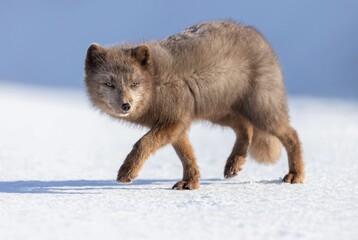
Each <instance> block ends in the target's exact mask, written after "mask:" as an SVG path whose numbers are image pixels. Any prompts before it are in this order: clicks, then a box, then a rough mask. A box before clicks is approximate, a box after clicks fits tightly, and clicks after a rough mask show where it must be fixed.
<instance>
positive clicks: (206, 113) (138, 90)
mask: <svg viewBox="0 0 358 240" xmlns="http://www.w3.org/2000/svg"><path fill="white" fill-rule="evenodd" d="M85 84H86V88H87V92H88V95H89V98H90V100H91V102H92V103H93V105H94V106H95V107H96V108H98V109H99V110H100V111H102V112H104V113H107V114H109V115H110V116H112V117H113V118H116V119H120V120H123V121H128V122H131V123H134V124H139V125H142V126H145V127H148V128H149V129H150V130H149V132H148V133H147V134H145V135H144V136H143V137H142V138H141V139H140V140H139V141H138V142H137V143H135V144H134V146H133V149H132V151H131V152H130V153H129V154H128V156H127V157H126V159H125V160H124V163H123V165H122V166H121V167H120V169H119V171H118V176H117V181H118V182H121V183H129V182H131V180H132V179H134V178H135V177H137V175H138V172H139V170H140V169H141V167H142V165H143V163H144V161H145V160H146V159H147V158H148V156H149V155H150V154H152V153H153V152H155V151H156V150H157V149H158V148H160V147H162V146H164V145H166V144H172V146H173V148H174V149H175V151H176V153H177V154H178V156H179V158H180V160H181V162H182V165H183V179H182V180H181V181H179V182H177V183H176V184H175V185H174V186H173V189H178V190H182V189H197V188H198V187H199V176H200V173H199V169H198V166H197V164H196V161H195V156H194V154H193V150H192V147H191V144H190V142H189V139H188V135H187V130H188V129H189V126H190V124H191V123H192V122H193V121H195V120H207V121H210V122H212V123H214V124H219V125H222V126H227V127H230V128H232V129H233V130H234V132H235V133H236V136H237V138H236V142H235V144H234V147H233V150H232V152H231V154H230V156H229V157H228V159H227V161H226V165H225V168H224V176H225V178H231V177H234V176H236V175H237V174H238V172H239V171H240V170H241V168H242V165H243V164H244V162H245V158H246V157H247V155H248V153H250V155H251V156H252V158H254V159H256V160H258V161H259V162H265V163H273V162H275V161H276V160H277V159H278V158H279V156H280V151H281V143H282V145H283V146H284V147H285V148H286V150H287V154H288V166H289V172H288V174H287V175H286V176H284V178H283V181H284V182H287V183H302V182H303V179H304V164H303V161H302V153H301V143H300V140H299V137H298V135H297V132H296V131H295V130H294V129H293V128H292V127H291V126H290V123H289V116H288V108H287V100H286V93H285V88H284V83H283V77H282V73H281V70H280V66H279V63H278V60H277V57H276V55H275V53H274V52H273V50H272V48H271V47H270V45H269V43H268V42H267V41H266V40H265V39H264V37H263V36H262V35H261V34H260V33H259V32H258V31H257V30H255V29H254V28H253V27H250V26H244V25H241V24H237V23H235V22H233V21H216V22H204V23H200V24H197V25H194V26H192V27H189V28H187V29H186V30H184V31H183V32H181V33H179V34H176V35H173V36H170V37H168V38H167V39H165V40H162V41H150V42H147V43H142V44H124V45H119V46H112V47H108V48H105V47H101V46H100V45H98V44H92V45H91V46H90V47H89V48H88V50H87V56H86V61H85Z"/></svg>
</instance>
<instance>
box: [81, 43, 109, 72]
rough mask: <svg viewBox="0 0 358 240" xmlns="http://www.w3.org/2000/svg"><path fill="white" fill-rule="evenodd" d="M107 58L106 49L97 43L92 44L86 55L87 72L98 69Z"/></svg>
mask: <svg viewBox="0 0 358 240" xmlns="http://www.w3.org/2000/svg"><path fill="white" fill-rule="evenodd" d="M105 56H106V49H105V48H103V47H101V46H100V45H98V44H97V43H92V44H91V46H89V47H88V49H87V55H86V66H85V68H86V71H88V70H91V69H94V68H96V67H98V66H99V65H100V64H101V63H102V62H103V61H104V58H105Z"/></svg>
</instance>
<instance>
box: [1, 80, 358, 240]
mask: <svg viewBox="0 0 358 240" xmlns="http://www.w3.org/2000/svg"><path fill="white" fill-rule="evenodd" d="M290 110H291V119H292V124H293V126H294V127H295V128H296V129H297V131H298V133H299V135H300V137H301V141H302V143H303V148H304V159H305V163H306V175H307V178H306V181H305V183H304V184H302V185H289V184H282V183H281V178H282V177H283V176H284V175H285V173H286V172H287V158H286V155H285V154H283V155H282V157H281V160H280V161H279V162H278V163H277V164H276V165H272V166H271V165H270V166H265V165H259V164H256V163H255V162H253V161H248V162H247V164H246V165H245V166H244V169H243V170H242V172H241V173H240V174H239V176H238V177H236V178H235V179H234V180H224V179H223V168H224V164H225V160H226V158H227V156H228V155H229V153H230V151H231V148H232V145H233V143H234V134H233V133H232V132H231V131H230V130H229V129H222V128H216V127H212V126H210V125H209V124H208V125H205V124H194V125H193V127H192V128H191V131H190V139H191V141H192V144H193V147H194V149H195V152H196V155H197V159H198V164H199V166H200V169H201V176H202V179H201V187H200V189H199V190H197V191H173V190H170V188H171V186H172V185H173V184H174V183H175V182H176V181H177V180H179V179H180V178H181V173H182V168H181V164H180V161H179V159H178V158H177V156H176V155H175V152H174V151H173V150H172V149H171V147H165V148H163V149H161V150H159V151H158V152H157V153H156V154H155V155H154V156H152V157H151V158H150V159H149V160H148V161H147V162H146V163H145V165H144V167H143V169H142V171H141V172H140V175H139V177H138V179H137V180H134V182H133V183H132V184H130V185H118V184H117V183H116V182H115V181H114V180H115V177H116V172H117V170H118V168H119V166H120V164H121V162H122V161H123V160H124V158H125V156H126V155H127V153H128V152H129V151H130V149H131V146H132V145H133V144H134V143H135V142H136V141H137V140H138V139H139V138H140V136H141V135H143V134H144V133H145V129H136V128H132V127H128V126H126V125H123V124H120V123H117V122H115V121H113V120H110V119H109V118H107V117H104V116H100V114H98V112H95V111H93V110H92V109H91V107H90V104H89V103H88V102H87V100H86V97H85V95H84V94H83V93H79V92H64V91H62V92H61V91H53V90H44V89H42V90H41V89H28V88H21V87H14V86H9V85H0V114H1V115H0V216H1V217H0V239H7V240H12V239H36V240H39V239H46V240H48V239H76V240H79V239H86V240H90V239H126V240H131V239H174V240H175V239H225V240H229V239H250V240H251V239H326V240H327V239H338V238H339V239H356V237H357V236H358V228H357V226H358V187H357V185H358V184H357V183H358V177H357V172H358V164H357V158H358V104H357V103H354V102H345V101H339V100H330V99H314V98H290ZM283 153H285V152H283Z"/></svg>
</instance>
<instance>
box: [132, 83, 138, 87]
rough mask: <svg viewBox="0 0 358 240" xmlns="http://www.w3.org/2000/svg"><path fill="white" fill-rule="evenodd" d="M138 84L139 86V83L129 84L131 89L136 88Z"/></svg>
mask: <svg viewBox="0 0 358 240" xmlns="http://www.w3.org/2000/svg"><path fill="white" fill-rule="evenodd" d="M138 84H139V83H137V82H134V83H132V84H131V87H136V86H138Z"/></svg>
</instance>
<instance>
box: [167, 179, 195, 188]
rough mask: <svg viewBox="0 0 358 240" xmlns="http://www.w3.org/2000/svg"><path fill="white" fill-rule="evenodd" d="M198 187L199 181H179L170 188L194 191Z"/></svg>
mask: <svg viewBox="0 0 358 240" xmlns="http://www.w3.org/2000/svg"><path fill="white" fill-rule="evenodd" d="M199 186H200V184H199V181H197V180H190V181H184V180H182V181H179V182H177V183H176V184H174V186H173V187H172V189H174V190H194V189H198V188H199Z"/></svg>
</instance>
